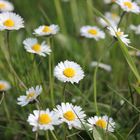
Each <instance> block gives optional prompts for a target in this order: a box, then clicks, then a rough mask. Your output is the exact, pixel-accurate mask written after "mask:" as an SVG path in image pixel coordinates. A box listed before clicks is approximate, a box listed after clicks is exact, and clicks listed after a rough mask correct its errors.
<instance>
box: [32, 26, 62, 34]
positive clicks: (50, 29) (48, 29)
mask: <svg viewBox="0 0 140 140" xmlns="http://www.w3.org/2000/svg"><path fill="white" fill-rule="evenodd" d="M58 31H59V26H58V25H54V24H52V25H50V26H47V25H42V26H39V27H38V28H37V29H35V30H34V33H33V34H35V35H37V36H45V35H47V36H48V35H55V34H57V33H58Z"/></svg>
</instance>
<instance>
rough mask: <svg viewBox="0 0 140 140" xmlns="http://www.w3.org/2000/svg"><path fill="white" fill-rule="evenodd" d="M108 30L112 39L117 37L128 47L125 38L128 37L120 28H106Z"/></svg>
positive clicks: (127, 41)
mask: <svg viewBox="0 0 140 140" xmlns="http://www.w3.org/2000/svg"><path fill="white" fill-rule="evenodd" d="M108 30H109V31H110V34H111V35H112V36H114V37H117V36H119V37H120V39H121V40H122V42H123V43H124V44H126V45H127V46H128V44H129V43H130V40H129V39H128V38H127V37H128V35H127V34H126V35H125V34H124V32H122V31H121V29H120V28H117V27H116V26H115V27H113V28H112V27H108Z"/></svg>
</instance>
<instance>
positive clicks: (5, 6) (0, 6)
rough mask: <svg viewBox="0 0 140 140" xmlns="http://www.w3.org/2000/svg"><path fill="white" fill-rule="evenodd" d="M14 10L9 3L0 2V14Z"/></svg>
mask: <svg viewBox="0 0 140 140" xmlns="http://www.w3.org/2000/svg"><path fill="white" fill-rule="evenodd" d="M13 10H14V6H13V4H12V3H11V2H9V1H5V0H0V11H1V12H10V11H13Z"/></svg>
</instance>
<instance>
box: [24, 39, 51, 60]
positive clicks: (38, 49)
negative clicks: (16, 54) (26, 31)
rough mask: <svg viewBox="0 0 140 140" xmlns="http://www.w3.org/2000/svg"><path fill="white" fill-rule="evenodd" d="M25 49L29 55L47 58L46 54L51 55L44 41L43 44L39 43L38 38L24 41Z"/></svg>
mask: <svg viewBox="0 0 140 140" xmlns="http://www.w3.org/2000/svg"><path fill="white" fill-rule="evenodd" d="M23 44H24V48H25V49H26V51H27V52H29V53H35V54H38V55H41V56H44V57H45V56H46V54H48V55H49V54H50V53H51V49H50V47H49V46H48V45H47V44H46V43H45V41H43V42H42V43H41V44H40V43H38V40H37V39H36V38H27V39H25V40H24V41H23Z"/></svg>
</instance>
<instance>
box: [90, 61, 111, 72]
mask: <svg viewBox="0 0 140 140" xmlns="http://www.w3.org/2000/svg"><path fill="white" fill-rule="evenodd" d="M91 66H92V67H96V66H98V67H100V68H102V69H104V70H106V71H107V72H111V70H112V67H111V66H110V65H107V64H103V63H99V64H98V62H97V61H92V62H91Z"/></svg>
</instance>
